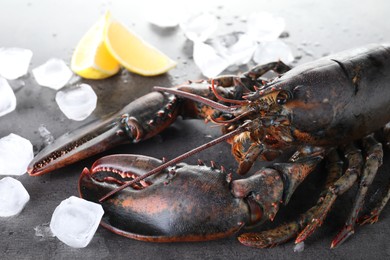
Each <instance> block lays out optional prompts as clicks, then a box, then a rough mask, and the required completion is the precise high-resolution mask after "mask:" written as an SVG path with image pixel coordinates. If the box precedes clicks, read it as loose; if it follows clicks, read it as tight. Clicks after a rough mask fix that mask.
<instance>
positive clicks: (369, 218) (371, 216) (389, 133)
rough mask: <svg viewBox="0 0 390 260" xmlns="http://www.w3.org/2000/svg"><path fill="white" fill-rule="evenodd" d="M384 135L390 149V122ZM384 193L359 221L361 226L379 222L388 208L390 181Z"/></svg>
mask: <svg viewBox="0 0 390 260" xmlns="http://www.w3.org/2000/svg"><path fill="white" fill-rule="evenodd" d="M383 134H384V137H385V141H386V145H387V146H388V147H390V122H389V123H387V124H386V125H385V127H384V128H383ZM382 192H383V196H382V198H381V199H379V200H378V201H377V203H376V205H375V206H373V207H372V208H371V209H370V212H369V213H367V214H365V215H363V216H362V217H360V219H359V220H358V222H359V224H360V225H365V224H374V223H376V222H377V221H378V220H379V215H380V213H381V212H382V210H383V208H384V207H385V206H386V204H387V202H388V201H389V199H390V180H389V183H388V184H387V187H386V189H385V190H384V191H382Z"/></svg>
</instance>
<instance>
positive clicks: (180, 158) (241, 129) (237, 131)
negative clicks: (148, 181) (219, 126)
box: [99, 124, 247, 203]
mask: <svg viewBox="0 0 390 260" xmlns="http://www.w3.org/2000/svg"><path fill="white" fill-rule="evenodd" d="M246 125H247V124H244V125H242V126H240V127H238V128H237V129H235V130H234V131H232V132H230V133H227V134H225V135H223V136H220V137H218V138H217V139H214V140H212V141H210V142H208V143H205V144H203V145H201V146H198V147H197V148H194V149H192V150H190V151H188V152H186V153H184V154H182V155H179V156H178V157H176V158H174V159H172V160H170V161H168V162H166V163H163V164H161V165H160V166H158V167H157V168H154V169H153V170H151V171H149V172H147V173H145V174H143V175H141V176H138V177H137V178H135V179H133V180H132V181H130V182H127V183H125V184H123V185H122V186H120V187H118V188H116V189H115V190H113V191H110V192H109V193H107V194H106V195H104V196H103V197H102V198H101V199H100V200H99V202H100V203H102V202H103V201H105V200H106V199H108V198H109V197H111V196H112V195H114V194H115V193H117V192H119V191H121V190H123V189H125V188H127V187H128V186H130V185H132V184H134V183H136V182H139V181H141V180H143V179H145V178H147V177H149V176H152V175H154V174H157V173H159V172H160V171H162V170H164V169H165V168H167V167H169V166H172V165H175V164H177V163H178V162H181V161H183V160H185V159H187V158H188V157H190V156H192V155H194V154H197V153H199V152H201V151H203V150H205V149H207V148H209V147H211V146H214V145H216V144H218V143H220V142H222V141H225V140H227V139H229V138H231V137H233V136H235V135H238V134H240V133H242V132H244V131H246V128H245V126H246Z"/></svg>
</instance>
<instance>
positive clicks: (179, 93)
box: [153, 87, 237, 114]
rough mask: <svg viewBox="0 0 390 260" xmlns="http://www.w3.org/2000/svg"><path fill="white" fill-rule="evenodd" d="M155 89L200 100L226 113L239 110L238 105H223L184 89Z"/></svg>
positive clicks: (155, 88)
mask: <svg viewBox="0 0 390 260" xmlns="http://www.w3.org/2000/svg"><path fill="white" fill-rule="evenodd" d="M153 89H154V90H157V91H164V92H167V93H170V94H174V95H177V96H180V97H185V98H188V99H191V100H193V101H196V102H200V103H202V104H205V105H208V106H210V107H212V108H215V109H217V110H219V111H221V112H225V113H229V114H230V113H232V112H234V111H235V110H237V107H235V106H233V107H228V106H225V105H222V104H221V103H218V102H215V101H213V100H210V99H207V98H204V97H202V96H199V95H196V94H192V93H188V92H185V91H182V90H178V89H173V88H164V87H154V88H153Z"/></svg>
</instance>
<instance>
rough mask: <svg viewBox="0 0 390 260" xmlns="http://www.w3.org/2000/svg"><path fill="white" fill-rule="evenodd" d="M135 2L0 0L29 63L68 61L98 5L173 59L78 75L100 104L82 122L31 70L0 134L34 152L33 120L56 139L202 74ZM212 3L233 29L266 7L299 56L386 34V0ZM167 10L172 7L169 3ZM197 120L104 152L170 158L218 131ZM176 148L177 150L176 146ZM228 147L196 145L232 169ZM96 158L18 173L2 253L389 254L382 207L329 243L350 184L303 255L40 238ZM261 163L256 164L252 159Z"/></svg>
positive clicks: (288, 252) (180, 39) (208, 245)
mask: <svg viewBox="0 0 390 260" xmlns="http://www.w3.org/2000/svg"><path fill="white" fill-rule="evenodd" d="M132 2H133V1H112V2H108V4H105V3H104V2H103V1H93V0H89V1H77V0H69V1H61V2H59V1H49V0H45V1H33V0H7V1H5V0H4V1H2V2H1V3H0V38H1V41H0V46H6V47H13V46H18V47H25V48H30V49H31V50H33V52H34V56H33V59H32V65H31V66H30V69H31V68H34V67H36V66H38V65H40V64H42V63H43V62H45V61H46V60H47V59H49V58H51V57H59V58H62V59H64V60H66V61H67V62H68V63H69V61H70V57H71V54H72V51H73V48H74V47H75V46H76V44H77V42H78V40H79V39H80V38H81V36H82V35H83V34H84V33H85V32H86V30H87V29H88V28H89V27H90V26H91V25H92V24H93V23H94V22H95V21H96V20H97V19H98V17H99V15H100V14H101V12H102V10H103V8H104V7H105V6H108V7H110V9H111V10H112V12H113V14H114V15H115V16H116V17H117V18H118V19H119V20H121V21H123V22H124V23H126V24H128V25H129V26H130V27H132V28H134V30H136V31H137V32H138V33H139V34H140V35H142V36H143V37H144V38H145V39H146V40H148V41H149V42H151V43H152V44H154V45H156V46H158V47H159V48H160V49H161V50H162V51H164V52H165V53H167V54H168V55H169V56H170V57H172V58H173V59H175V60H177V61H178V65H177V67H176V68H175V69H173V70H172V71H170V72H169V73H168V74H166V75H163V76H158V77H152V78H144V77H141V76H138V75H134V74H131V73H123V74H119V75H117V76H115V77H112V78H110V79H107V80H102V81H85V82H87V83H89V84H90V85H92V87H93V88H94V90H95V91H96V93H97V95H98V106H97V108H96V110H95V111H94V113H93V114H92V115H91V116H90V117H89V118H88V119H87V120H85V121H84V122H75V121H71V120H68V119H67V118H66V117H65V116H64V115H63V114H62V113H61V111H60V110H59V108H58V106H57V104H56V103H55V101H54V97H55V93H56V92H55V91H54V90H51V89H47V88H43V87H40V86H38V85H37V84H36V83H35V81H34V79H33V78H32V76H31V75H30V76H26V77H24V78H22V79H20V80H16V81H14V82H12V84H15V85H19V86H21V85H23V84H24V86H22V87H19V88H18V90H17V91H16V96H17V100H18V105H17V108H16V110H15V111H14V112H12V113H10V114H8V115H6V116H3V117H1V118H0V136H1V137H2V136H5V135H8V134H9V133H11V132H13V133H16V134H18V135H21V136H23V137H25V138H27V139H29V140H30V141H31V142H32V143H33V145H34V148H35V152H37V151H38V150H39V149H41V147H42V146H43V141H42V139H41V138H40V136H39V133H38V127H39V126H40V125H41V124H44V125H46V127H47V128H48V129H49V130H50V131H51V132H52V134H53V135H54V136H55V137H58V136H60V135H61V134H63V133H65V132H67V131H70V130H72V129H75V128H76V127H78V126H79V125H81V124H84V123H85V122H88V121H91V120H94V119H96V118H99V117H101V116H103V115H105V114H108V113H110V112H113V111H116V110H119V109H120V108H121V107H122V106H124V105H125V104H127V103H128V102H129V101H131V100H133V99H134V98H136V97H138V96H141V95H143V94H145V93H147V92H148V91H149V90H150V89H151V87H152V86H154V85H160V86H171V85H175V84H179V83H181V82H183V81H185V80H187V79H197V78H200V77H201V75H200V73H199V70H198V69H197V68H196V66H195V65H194V63H193V60H192V59H191V56H192V54H191V50H192V45H191V43H190V42H189V41H186V40H185V38H184V36H183V35H182V33H181V32H180V31H179V30H178V29H177V28H176V29H169V30H161V29H158V28H156V27H154V26H151V25H149V24H148V23H146V22H145V20H144V16H145V14H146V13H147V12H148V8H153V5H152V4H149V5H145V6H141V4H140V3H138V4H137V3H132ZM218 2H219V3H218V4H217V2H216V4H213V5H210V3H207V2H206V1H205V4H204V5H203V6H201V3H198V4H197V5H198V7H201V8H203V9H205V10H207V9H210V10H211V11H212V12H213V13H215V14H217V15H219V16H220V17H221V19H220V28H221V33H223V32H224V31H226V30H227V29H230V28H232V26H233V27H234V28H235V27H236V28H237V30H239V29H240V28H241V29H242V28H244V26H245V23H243V22H242V21H241V19H240V17H241V16H243V15H247V14H249V13H251V12H253V11H257V10H264V11H268V12H271V13H275V14H277V15H280V16H282V17H284V18H285V20H286V24H287V28H286V30H287V31H288V33H289V35H290V36H289V37H288V38H286V39H285V41H286V42H287V43H288V44H289V45H290V46H291V47H292V49H293V51H294V55H295V56H301V59H300V60H298V63H303V62H305V61H308V60H313V59H316V58H319V57H321V56H323V55H324V54H327V53H332V52H336V51H339V50H343V49H348V48H352V47H356V46H360V45H363V44H366V43H372V42H386V41H387V42H390V23H389V17H388V11H389V10H390V2H389V1H386V0H373V1H370V3H369V5H367V3H364V5H360V4H359V3H358V2H357V1H352V0H349V1H336V0H334V1H309V0H299V1H287V0H286V1H272V2H271V1H245V0H244V1H227V0H224V1H218ZM172 8H174V7H172ZM210 126H211V125H204V124H203V123H202V122H198V121H192V120H189V121H182V120H179V121H178V122H176V123H175V124H174V125H173V126H172V127H171V128H169V129H168V130H167V131H166V132H164V133H163V134H161V135H159V136H157V137H155V138H153V139H151V140H149V141H147V142H145V143H142V144H137V145H132V146H123V147H119V148H116V149H113V150H111V151H107V152H106V154H114V153H139V154H145V155H150V156H155V157H157V158H161V157H162V156H165V157H167V158H173V157H175V156H176V155H178V154H179V153H181V152H185V151H187V150H188V149H189V148H192V147H195V146H197V145H199V144H202V143H205V142H207V141H209V140H210V135H211V136H212V137H216V136H218V134H219V131H218V130H217V129H214V128H211V127H210ZM173 147H174V149H173ZM229 150H230V148H229V145H228V144H220V145H218V146H217V147H214V148H212V149H210V150H207V151H205V152H202V153H200V154H199V155H197V156H195V157H194V158H190V159H188V160H187V161H188V162H190V163H194V162H196V159H197V158H207V159H208V158H213V159H214V160H215V161H217V162H220V163H221V164H223V165H225V166H226V168H227V169H228V170H230V171H232V172H234V169H235V167H236V163H235V162H233V160H232V159H231V156H230V154H229ZM388 152H389V151H388V150H386V156H385V160H384V166H383V167H382V168H381V169H380V171H379V174H378V175H379V180H387V179H388V174H389V170H390V157H389V153H388ZM96 158H98V156H96V157H94V158H91V159H87V160H84V161H82V162H79V163H77V164H75V165H72V166H70V167H66V168H64V169H61V170H58V171H55V172H53V173H51V174H48V175H45V176H42V177H36V178H32V177H29V176H28V175H23V176H21V177H18V179H19V180H20V181H21V182H22V183H23V184H24V185H25V187H26V189H27V190H28V191H29V193H30V195H31V201H30V202H29V203H28V205H27V206H26V208H25V209H24V210H23V212H22V213H21V214H20V215H19V216H17V217H14V218H7V219H0V258H1V259H53V258H55V259H70V258H73V259H88V258H93V259H106V258H133V259H151V258H153V259H192V258H202V259H203V258H212V259H222V258H233V259H252V258H262V259H299V258H308V259H350V258H357V259H367V258H372V259H384V258H389V255H390V245H389V241H390V235H389V234H390V225H389V224H390V214H389V212H390V210H389V207H387V208H386V209H385V211H384V213H383V214H382V216H381V219H380V222H379V223H377V224H375V225H372V226H365V227H364V228H359V229H357V231H356V234H355V235H354V236H352V237H351V238H350V239H349V240H348V241H346V242H345V243H344V244H343V245H342V246H341V247H340V248H337V249H336V250H330V249H329V246H330V241H331V240H332V238H333V236H334V235H335V234H336V233H337V231H338V229H339V228H340V227H341V225H342V224H343V221H344V217H345V216H346V214H347V212H348V206H350V205H351V198H352V197H353V191H354V190H355V189H352V191H351V192H349V193H348V194H346V195H345V196H343V197H342V198H341V199H340V200H339V201H338V202H337V203H336V205H335V208H334V210H333V211H332V213H331V214H330V215H329V217H328V218H327V220H326V221H325V223H324V225H323V227H321V228H320V229H319V230H318V231H317V232H316V233H315V234H314V235H313V236H312V237H310V238H309V239H308V240H307V242H306V249H305V251H304V252H302V253H293V243H292V242H290V243H287V244H284V245H281V246H278V247H276V248H273V249H253V248H247V247H244V246H242V245H240V243H239V242H238V241H237V240H236V238H235V237H230V238H226V239H221V240H217V241H211V242H200V243H167V244H156V243H145V242H140V241H135V240H130V239H126V238H123V237H120V236H117V235H114V234H112V233H110V232H108V231H107V230H105V229H103V228H99V229H98V231H97V233H96V235H95V237H94V238H93V240H92V242H91V244H90V245H89V246H88V247H87V248H85V249H72V248H70V247H68V246H66V245H64V244H63V243H62V242H60V241H59V240H57V239H56V238H40V237H38V236H36V235H35V232H34V229H33V228H34V227H36V226H38V225H40V224H43V223H47V222H49V221H50V218H51V215H52V212H53V210H54V208H55V207H56V206H57V205H58V204H59V203H60V201H62V200H63V199H65V198H68V197H69V196H71V195H77V179H78V176H79V174H80V172H81V170H82V169H83V167H85V166H90V165H91V163H92V162H93V161H94V160H95V159H96ZM260 165H261V164H260V163H258V164H257V165H256V167H259V166H260ZM322 173H323V168H322V167H320V169H319V170H318V171H317V172H316V173H314V174H313V175H312V176H310V177H309V178H308V180H307V181H305V183H304V184H303V185H302V187H300V188H299V190H298V191H297V193H296V194H295V195H294V197H293V199H292V202H291V203H290V205H288V206H287V207H285V208H283V209H281V211H280V212H279V215H278V216H277V218H276V220H275V222H276V223H281V222H284V221H286V220H288V219H292V218H293V217H294V216H297V215H298V214H299V213H300V212H302V211H304V210H305V209H307V208H308V207H310V205H311V203H313V202H314V201H315V196H316V195H318V188H319V187H321V182H323V179H324V178H323V174H322Z"/></svg>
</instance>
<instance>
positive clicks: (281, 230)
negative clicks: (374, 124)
mask: <svg viewBox="0 0 390 260" xmlns="http://www.w3.org/2000/svg"><path fill="white" fill-rule="evenodd" d="M293 157H295V156H293ZM327 158H328V161H327V168H328V175H327V181H326V185H325V188H329V187H330V186H331V185H332V184H333V183H334V182H335V181H336V180H337V179H338V178H339V177H340V175H341V173H342V162H341V161H340V158H339V156H338V154H337V152H336V151H335V150H332V151H331V152H330V153H329V154H328V156H327ZM326 194H327V193H326V190H325V192H322V194H321V196H320V198H319V200H318V202H317V204H316V205H315V206H313V207H312V208H311V209H309V210H308V211H306V212H305V213H303V214H301V215H300V216H299V217H298V219H296V220H294V221H291V222H289V223H285V224H282V225H280V226H278V227H276V228H274V229H270V230H266V231H262V232H260V233H247V234H243V235H241V236H240V237H239V238H238V239H239V241H240V242H241V243H243V244H245V245H248V246H255V247H260V248H265V247H273V246H276V245H278V244H281V243H284V242H286V241H288V240H290V239H292V238H294V237H296V236H297V235H298V233H299V232H300V231H301V230H302V229H303V228H304V227H305V226H307V225H308V223H309V222H311V221H312V219H314V217H315V215H316V214H317V212H319V211H322V206H323V203H322V202H323V200H324V199H325V197H326Z"/></svg>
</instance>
